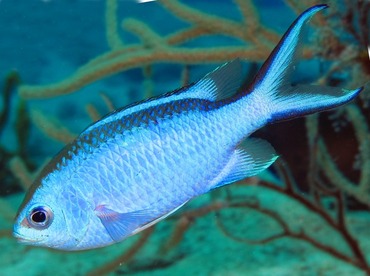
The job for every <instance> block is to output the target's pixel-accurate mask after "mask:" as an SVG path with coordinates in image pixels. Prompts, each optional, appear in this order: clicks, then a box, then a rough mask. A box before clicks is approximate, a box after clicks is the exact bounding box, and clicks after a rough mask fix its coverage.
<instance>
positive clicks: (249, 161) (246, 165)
mask: <svg viewBox="0 0 370 276" xmlns="http://www.w3.org/2000/svg"><path fill="white" fill-rule="evenodd" d="M277 158H278V156H277V155H276V153H275V150H274V149H273V147H272V146H271V145H270V144H269V143H268V142H267V141H265V140H262V139H256V138H249V139H247V140H246V141H244V142H243V143H242V144H241V145H239V146H238V148H237V149H236V150H235V151H234V153H233V155H232V156H231V158H230V160H229V162H228V163H227V165H226V166H225V167H224V169H223V170H222V171H221V172H220V174H219V175H218V176H217V177H216V179H214V180H213V181H212V182H213V185H212V189H215V188H218V187H221V186H224V185H227V184H230V183H233V182H235V181H239V180H242V179H244V178H247V177H251V176H254V175H256V174H259V173H260V172H262V171H263V170H265V169H267V168H268V167H269V166H270V165H271V164H272V163H274V162H275V160H276V159H277Z"/></svg>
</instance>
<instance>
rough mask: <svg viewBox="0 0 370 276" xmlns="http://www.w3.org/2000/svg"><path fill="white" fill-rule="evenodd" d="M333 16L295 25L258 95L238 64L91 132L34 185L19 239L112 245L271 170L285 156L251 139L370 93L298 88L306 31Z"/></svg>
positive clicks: (72, 246)
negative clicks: (271, 126)
mask: <svg viewBox="0 0 370 276" xmlns="http://www.w3.org/2000/svg"><path fill="white" fill-rule="evenodd" d="M324 8H326V5H317V6H314V7H312V8H310V9H308V10H307V11H305V12H304V13H303V14H302V15H300V16H299V17H298V18H297V19H296V20H295V21H294V23H293V24H292V25H291V26H290V28H289V29H288V31H287V32H286V33H285V35H284V36H283V38H282V39H281V41H280V42H279V44H278V45H277V46H276V47H275V48H274V50H273V51H272V53H271V55H270V56H269V57H268V59H267V60H266V62H265V63H264V64H263V65H262V68H261V69H260V71H259V72H258V73H257V75H256V76H255V78H254V80H253V82H252V83H251V84H250V85H249V86H248V87H246V88H245V87H243V88H241V89H239V87H240V85H241V81H242V80H243V79H244V77H243V76H242V74H241V65H240V61H239V60H235V61H232V62H229V63H226V64H225V65H222V66H220V67H219V68H217V69H216V70H214V71H213V72H211V73H209V74H207V75H206V76H205V77H204V78H202V79H201V80H199V81H198V82H196V83H194V84H191V85H188V86H186V87H183V88H181V89H177V90H175V91H173V92H170V93H167V94H164V95H162V96H159V97H155V98H151V99H148V100H146V101H143V102H139V103H136V104H132V105H130V106H128V107H126V108H122V109H119V110H116V111H115V112H113V113H110V114H108V115H107V116H105V117H104V118H102V119H101V120H99V121H97V122H95V123H94V124H92V125H90V126H89V127H87V128H86V129H85V130H84V131H83V132H82V133H81V134H80V136H79V137H77V139H76V140H75V141H74V142H72V143H71V144H69V145H67V146H66V147H65V148H64V149H63V150H62V151H61V152H59V153H58V154H57V155H56V156H55V157H54V158H53V159H52V161H51V162H50V163H49V164H48V165H47V166H46V167H45V168H44V170H43V171H42V172H41V174H40V175H39V176H38V178H37V179H36V181H35V182H34V183H33V185H32V186H31V188H30V190H29V191H28V192H27V195H26V197H25V199H24V201H23V203H22V205H21V207H20V209H19V213H18V214H17V218H16V222H15V224H14V235H15V236H16V237H17V238H19V239H20V241H22V242H25V243H28V244H32V245H37V246H47V247H52V248H57V249H62V250H82V249H91V248H97V247H102V246H106V245H109V244H112V243H116V242H119V241H122V240H124V239H126V238H127V237H129V236H131V235H133V234H136V233H138V232H140V231H142V230H144V229H145V228H147V227H150V226H151V225H153V224H155V223H157V222H158V221H160V220H162V219H164V218H165V217H167V216H168V215H170V214H172V213H173V212H175V211H176V210H177V209H178V208H180V207H181V206H182V205H184V204H185V203H186V202H188V201H189V200H190V199H192V198H194V197H196V196H199V195H202V194H204V193H207V192H208V191H210V190H212V189H216V188H219V187H222V186H224V185H227V184H230V183H233V182H235V181H238V180H241V179H244V178H246V177H250V176H254V175H256V174H258V173H260V172H262V171H263V170H265V169H266V168H268V167H269V166H270V165H271V164H272V163H273V162H274V161H275V160H276V158H277V154H276V153H275V151H274V149H273V147H272V146H271V145H270V144H269V143H268V142H266V141H264V140H261V139H255V138H251V137H249V135H250V134H251V133H253V132H254V131H256V130H257V129H259V128H260V127H262V126H264V125H266V124H267V123H272V122H275V121H278V120H286V119H292V118H295V117H298V116H303V115H306V114H310V113H315V112H319V111H324V110H327V109H330V108H334V107H337V106H339V105H342V104H344V103H346V102H349V101H350V100H352V99H353V98H354V97H356V96H357V95H358V94H359V93H360V91H361V90H362V87H361V88H358V89H355V90H345V89H341V88H334V87H325V86H310V85H295V86H292V85H291V83H290V79H291V78H290V77H291V76H290V75H291V73H292V71H293V68H294V66H295V63H296V56H297V49H298V48H299V45H300V43H301V39H302V38H301V37H302V36H301V35H300V33H301V29H302V28H303V26H304V25H305V23H306V22H307V21H308V19H309V18H311V16H312V15H314V14H315V13H316V12H318V11H320V10H322V9H324ZM237 90H238V92H237V93H235V91H237ZM233 93H235V94H233ZM35 214H37V215H35ZM34 215H35V216H34ZM35 218H37V219H35Z"/></svg>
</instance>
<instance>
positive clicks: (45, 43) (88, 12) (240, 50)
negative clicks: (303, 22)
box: [0, 0, 370, 275]
mask: <svg viewBox="0 0 370 276" xmlns="http://www.w3.org/2000/svg"><path fill="white" fill-rule="evenodd" d="M324 2H325V3H327V4H329V6H330V8H329V9H327V10H325V11H324V12H320V14H318V15H315V16H314V18H313V19H312V20H311V22H310V28H309V31H308V32H307V33H306V34H305V36H306V37H307V39H306V41H305V45H304V46H303V51H302V55H301V56H302V57H301V59H302V60H301V61H300V63H299V66H298V67H297V68H296V70H295V72H294V77H295V79H294V81H295V82H299V83H317V84H327V85H333V86H340V87H343V88H347V89H354V88H356V87H359V86H362V85H365V89H364V91H363V92H362V93H361V95H360V97H359V98H358V99H356V100H355V101H353V102H352V103H350V104H349V105H346V106H345V107H341V108H338V109H335V110H333V111H330V112H325V113H321V114H320V115H311V116H307V117H305V118H302V119H296V120H292V121H288V122H282V123H278V124H274V125H269V126H267V127H265V128H263V129H261V130H259V131H257V133H255V134H254V136H256V137H262V138H264V139H267V140H268V141H269V142H270V143H271V144H272V145H273V146H274V148H276V151H277V152H278V154H279V155H280V158H279V160H278V161H277V162H276V164H275V165H274V166H273V167H272V168H271V169H269V170H268V171H266V172H265V173H263V174H262V175H259V176H258V177H253V178H250V179H246V180H244V181H241V182H239V183H236V184H233V185H230V186H228V187H224V188H221V189H218V190H215V191H213V192H211V193H209V194H206V195H203V196H201V197H198V198H196V199H194V200H193V201H191V202H189V203H188V204H187V205H185V206H184V207H183V208H182V209H181V210H179V211H177V212H176V213H175V214H174V215H172V216H170V217H169V218H167V219H166V220H165V221H162V222H160V223H159V224H157V225H155V226H154V227H152V228H150V229H148V230H146V231H145V232H143V233H142V234H138V235H136V236H133V237H131V238H129V239H128V240H126V241H124V242H121V243H119V244H115V245H112V246H109V247H105V248H101V249H96V250H90V251H83V252H61V251H56V250H51V249H46V248H36V247H29V246H24V245H21V244H18V243H17V241H16V240H15V239H14V238H13V237H12V235H11V231H12V230H11V229H12V224H13V220H14V217H15V215H16V212H17V209H18V207H19V205H20V203H21V201H22V199H23V197H24V193H25V191H26V190H27V188H28V187H29V186H30V184H31V183H32V180H33V179H34V177H35V176H36V175H37V173H38V172H39V171H40V169H41V168H42V166H43V165H44V164H45V163H46V162H47V161H48V160H50V158H51V157H52V156H53V155H54V154H56V153H57V152H58V151H59V150H60V149H61V148H62V147H63V145H65V144H66V143H68V142H69V141H71V140H72V139H73V138H74V137H75V136H76V135H77V134H78V133H80V132H81V131H82V130H83V129H85V128H86V127H87V126H88V125H89V124H91V123H92V122H93V121H96V120H98V119H99V118H101V117H102V116H104V115H105V114H106V113H108V112H109V111H112V110H114V109H115V108H118V107H122V106H124V105H127V104H130V103H132V102H135V101H139V100H142V99H145V98H148V97H151V96H154V95H159V94H162V93H164V92H168V91H172V90H174V89H177V88H179V87H181V86H184V85H186V84H189V83H191V82H194V81H196V80H198V79H199V78H201V77H202V76H203V75H204V74H206V73H208V72H210V71H212V70H213V69H214V68H216V67H217V66H219V65H220V64H223V63H224V62H226V61H230V60H232V59H235V58H240V59H241V60H242V62H243V67H244V68H243V69H244V72H245V81H244V83H245V84H247V83H249V82H250V81H251V80H252V79H253V76H254V74H255V73H256V72H257V70H258V68H259V67H260V65H261V64H262V62H263V61H264V60H265V59H266V58H267V56H268V55H269V53H270V52H271V50H272V49H273V47H274V46H275V45H276V44H277V42H278V41H279V39H280V37H281V36H282V34H283V33H284V32H285V31H286V30H287V28H288V27H289V25H290V24H291V23H292V22H293V21H294V19H295V18H296V17H297V16H298V14H300V13H301V12H303V11H304V10H305V9H307V8H309V7H310V6H312V5H314V4H318V3H322V2H317V1H312V0H305V1H298V0H285V1H278V0H276V1H272V0H271V1H268V0H263V1H257V0H255V1H251V0H234V1H232V0H217V1H216V0H192V1H190V0H187V1H185V0H183V1H178V0H162V1H155V2H148V3H141V4H139V3H137V2H136V1H130V0H126V1H125V0H121V1H119V0H118V1H116V0H107V1H103V0H101V1H85V0H65V1H56V0H55V1H53V0H44V1H35V0H30V1H28V0H3V1H0V34H1V43H0V77H1V87H2V91H1V98H2V100H1V101H0V133H1V136H0V137H1V140H0V142H1V144H0V165H1V171H0V176H1V177H0V195H1V197H0V208H1V209H0V227H1V228H0V246H1V247H0V248H1V251H0V275H106V274H110V275H121V274H127V275H370V212H369V210H370V209H369V207H370V136H369V122H370V120H369V118H370V117H369V115H370V112H369V108H370V107H369V100H370V97H369V96H370V87H369V84H368V82H369V80H370V62H369V54H368V52H367V47H368V45H369V36H370V31H369V26H370V1H367V0H365V1H360V0H358V1H349V0H336V1H324ZM366 84H367V85H366ZM158 173H160V172H158Z"/></svg>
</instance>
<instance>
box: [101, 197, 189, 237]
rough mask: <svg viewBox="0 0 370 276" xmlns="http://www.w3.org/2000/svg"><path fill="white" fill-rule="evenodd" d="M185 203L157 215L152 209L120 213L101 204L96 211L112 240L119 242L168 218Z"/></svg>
mask: <svg viewBox="0 0 370 276" xmlns="http://www.w3.org/2000/svg"><path fill="white" fill-rule="evenodd" d="M185 203H186V202H184V203H183V204H181V205H180V206H177V207H176V208H174V209H172V210H170V211H169V212H167V213H165V214H162V215H157V214H155V213H153V211H152V210H150V209H144V210H138V211H133V212H127V213H119V212H116V211H114V210H112V209H109V208H107V207H106V206H105V205H99V206H98V207H97V208H96V209H95V213H96V215H97V216H98V217H99V219H100V221H101V222H102V224H103V225H104V227H105V229H106V230H107V232H108V234H109V235H110V236H111V238H112V240H114V241H115V242H119V241H122V240H124V239H125V238H127V237H129V236H131V235H134V234H136V233H138V232H140V231H142V230H144V229H146V228H148V227H150V226H152V225H153V224H155V223H157V222H158V221H160V220H162V219H164V218H166V217H167V216H169V215H171V214H172V213H174V212H175V211H176V210H178V209H179V208H181V207H182V206H183V205H184V204H185Z"/></svg>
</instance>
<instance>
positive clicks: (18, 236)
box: [13, 231, 41, 244]
mask: <svg viewBox="0 0 370 276" xmlns="http://www.w3.org/2000/svg"><path fill="white" fill-rule="evenodd" d="M13 236H14V237H15V238H16V239H17V241H18V242H19V243H23V244H25V243H28V244H29V243H32V244H35V243H37V242H40V241H41V240H35V239H30V238H26V237H25V236H23V235H21V234H20V233H18V232H17V231H13Z"/></svg>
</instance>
